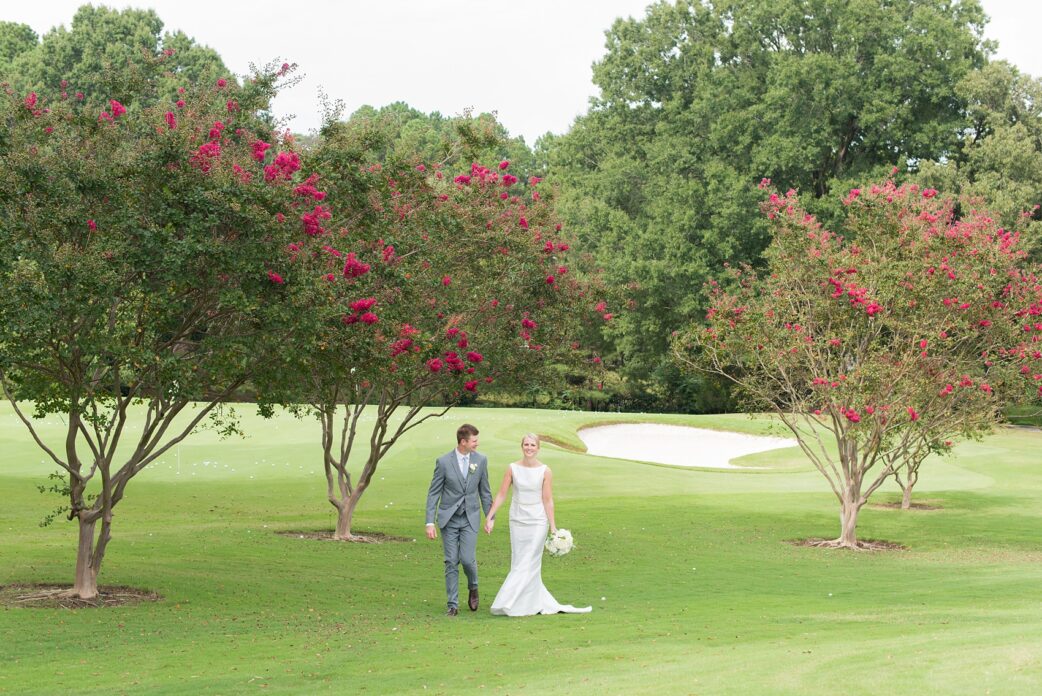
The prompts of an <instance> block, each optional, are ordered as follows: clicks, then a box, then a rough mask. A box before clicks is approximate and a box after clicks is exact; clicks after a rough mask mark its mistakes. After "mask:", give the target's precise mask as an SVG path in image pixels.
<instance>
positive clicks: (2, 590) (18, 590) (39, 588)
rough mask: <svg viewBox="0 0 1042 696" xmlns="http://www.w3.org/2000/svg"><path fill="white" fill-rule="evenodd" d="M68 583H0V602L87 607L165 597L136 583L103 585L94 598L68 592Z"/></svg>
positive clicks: (46, 607) (150, 600)
mask: <svg viewBox="0 0 1042 696" xmlns="http://www.w3.org/2000/svg"><path fill="white" fill-rule="evenodd" d="M69 589H70V588H69V586H68V585H49V584H29V583H26V584H13V585H0V606H3V607H22V608H28V609H88V608H98V607H125V606H130V605H132V604H141V603H142V602H158V601H160V600H161V599H163V597H162V596H160V595H159V594H158V593H156V592H152V591H151V590H139V589H138V588H136V587H123V586H112V585H103V586H101V587H99V588H98V596H97V597H96V598H95V599H80V598H79V597H70V596H69V594H68V593H69Z"/></svg>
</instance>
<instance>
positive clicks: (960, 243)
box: [675, 182, 1042, 547]
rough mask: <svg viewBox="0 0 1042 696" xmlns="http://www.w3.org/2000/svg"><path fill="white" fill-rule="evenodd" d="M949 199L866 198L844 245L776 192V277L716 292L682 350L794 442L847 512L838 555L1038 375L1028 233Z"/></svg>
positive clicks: (858, 197) (874, 194)
mask: <svg viewBox="0 0 1042 696" xmlns="http://www.w3.org/2000/svg"><path fill="white" fill-rule="evenodd" d="M936 193H937V192H936V191H934V190H932V189H921V188H919V187H918V186H916V185H904V186H896V185H894V184H893V183H890V182H887V183H885V184H881V185H873V186H871V187H870V188H868V189H866V190H863V191H862V190H858V189H854V190H852V191H851V192H850V193H849V194H848V195H847V196H846V198H845V203H846V205H847V216H846V220H845V222H844V224H843V225H842V226H841V227H840V229H838V230H836V231H835V232H833V231H830V230H827V229H825V228H824V227H823V226H822V225H821V224H820V223H819V222H818V221H817V220H816V219H815V218H814V217H813V216H811V215H809V214H807V213H806V211H805V210H804V209H803V208H802V207H801V205H800V203H799V200H798V198H797V196H796V194H795V192H793V191H790V192H789V193H788V194H785V195H781V194H778V193H773V194H771V196H770V200H769V201H768V202H767V203H766V204H765V211H766V213H767V217H768V219H769V221H770V223H771V227H772V229H773V232H774V240H773V242H772V243H771V246H770V247H769V248H768V249H767V252H766V260H767V268H766V269H765V270H764V271H763V272H762V273H757V272H754V271H752V270H750V269H748V268H742V269H732V271H731V273H730V275H729V278H728V279H727V280H726V281H725V282H723V283H721V284H717V283H713V284H712V287H711V290H710V297H711V299H712V305H711V308H710V310H709V313H708V317H707V322H708V326H703V327H697V328H693V329H692V330H691V331H690V332H689V333H687V334H686V335H685V336H683V337H681V338H680V339H679V340H678V341H677V343H676V344H675V352H676V354H677V356H678V357H679V358H680V359H681V360H682V361H683V362H685V363H688V364H692V365H697V366H698V367H700V368H701V369H703V370H707V371H710V372H713V373H717V374H722V375H725V376H726V377H728V378H729V379H731V380H733V382H734V384H735V385H736V387H737V389H738V391H739V393H740V394H741V395H742V396H743V397H744V398H745V399H746V403H747V405H748V406H750V407H752V408H754V409H762V410H770V411H773V412H775V413H776V414H777V415H778V417H779V419H780V420H781V421H782V422H783V423H784V424H785V426H787V427H788V428H789V429H790V430H791V431H792V433H793V435H795V437H796V439H797V441H798V442H799V446H800V447H801V448H802V449H803V451H804V452H805V453H806V455H807V456H808V458H809V459H810V460H811V461H812V462H813V464H814V466H815V467H816V468H817V469H818V471H819V472H820V473H821V474H822V475H823V476H824V477H825V479H826V480H827V481H828V483H829V486H830V488H831V490H832V491H833V493H834V494H835V496H836V499H837V501H838V502H839V504H840V522H841V524H840V534H839V536H838V538H836V539H835V540H834V541H832V542H830V543H831V544H834V545H837V546H843V547H856V546H857V545H858V539H857V532H856V530H857V518H858V512H859V511H860V510H861V508H862V507H863V506H864V505H865V503H866V502H867V501H868V499H869V496H871V495H872V493H873V492H874V491H875V490H876V489H877V488H878V487H879V486H880V485H882V483H883V482H884V481H885V480H886V479H887V478H888V477H889V476H891V475H893V474H894V473H895V471H896V470H897V469H898V467H900V466H903V464H904V462H905V461H906V459H907V458H908V457H909V456H918V455H916V454H915V453H916V452H917V451H919V450H921V449H922V443H923V442H924V441H925V442H926V443H934V442H937V441H940V442H941V443H942V446H945V445H944V444H943V443H945V441H946V440H949V439H954V438H956V437H960V436H974V435H977V434H979V433H981V432H982V431H985V430H987V429H988V428H989V427H990V426H991V425H992V424H993V423H995V422H996V420H997V418H998V414H999V410H1000V408H1001V407H1002V405H1003V404H1004V403H1005V402H1006V401H1008V400H1009V399H1010V398H1011V397H1012V396H1014V395H1017V394H1019V393H1020V389H1021V385H1020V384H1019V383H1018V381H1017V380H1018V379H1019V378H1020V375H1021V374H1024V375H1028V376H1029V377H1031V376H1033V375H1034V373H1037V372H1038V370H1037V368H1036V367H1035V366H1034V364H1033V363H1034V361H1036V360H1037V358H1038V357H1039V354H1038V353H1037V352H1036V351H1034V349H1033V348H1032V347H1031V346H1032V345H1033V340H1034V336H1035V335H1036V333H1035V330H1034V328H1033V325H1031V324H1028V327H1029V328H1028V329H1024V328H1023V327H1022V324H1023V323H1024V321H1025V320H1024V317H1025V316H1029V315H1031V314H1037V309H1038V303H1037V297H1038V285H1037V282H1036V280H1035V278H1034V277H1033V276H1032V275H1030V274H1028V273H1027V272H1026V271H1025V270H1023V265H1024V253H1023V252H1022V251H1020V249H1019V246H1018V245H1019V238H1018V235H1017V234H1016V233H1014V232H1009V231H1006V230H1004V229H1002V228H1001V227H1000V226H999V225H998V224H997V223H996V222H995V221H994V220H993V219H992V218H991V217H989V216H988V215H987V214H986V213H984V212H979V211H964V215H963V217H961V218H956V217H955V216H954V214H953V204H952V202H951V201H950V200H945V199H941V198H939V197H937V196H936ZM1039 326H1040V327H1042V324H1039Z"/></svg>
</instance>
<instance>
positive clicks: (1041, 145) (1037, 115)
mask: <svg viewBox="0 0 1042 696" xmlns="http://www.w3.org/2000/svg"><path fill="white" fill-rule="evenodd" d="M957 92H958V94H959V95H960V98H961V99H962V100H964V101H965V103H966V105H967V116H968V119H969V123H968V127H967V129H966V131H965V135H964V138H963V140H962V143H961V147H960V148H959V149H958V150H957V151H956V152H955V153H953V154H952V156H951V157H948V158H946V159H944V160H943V161H938V160H930V161H926V162H922V163H920V164H919V166H918V171H917V172H916V173H915V175H914V176H915V178H916V180H917V181H919V182H921V183H922V184H923V185H926V186H932V187H934V188H943V189H944V190H947V191H951V192H953V193H958V194H961V195H962V196H963V198H964V199H965V207H973V206H974V205H977V206H984V207H985V208H987V209H988V210H990V211H992V212H993V213H995V214H997V215H998V216H999V219H1000V221H1001V222H1002V224H1004V225H1006V226H1007V227H1009V228H1015V229H1018V230H1021V231H1022V232H1023V233H1024V236H1025V239H1026V240H1027V242H1028V244H1029V246H1030V247H1031V250H1032V252H1033V255H1035V256H1038V254H1039V253H1040V251H1042V243H1040V239H1039V238H1040V236H1042V235H1040V233H1042V211H1040V209H1039V207H1038V206H1039V204H1040V203H1042V80H1039V79H1038V78H1034V77H1032V76H1030V75H1025V74H1024V73H1022V72H1020V71H1019V70H1017V68H1016V67H1014V66H1012V65H1010V64H1009V63H1007V62H1005V61H996V62H992V63H988V64H987V65H985V66H984V67H983V68H981V69H980V70H975V71H973V72H971V73H970V74H968V75H967V76H966V77H965V78H964V79H963V80H962V81H961V82H960V83H959V84H958V86H957Z"/></svg>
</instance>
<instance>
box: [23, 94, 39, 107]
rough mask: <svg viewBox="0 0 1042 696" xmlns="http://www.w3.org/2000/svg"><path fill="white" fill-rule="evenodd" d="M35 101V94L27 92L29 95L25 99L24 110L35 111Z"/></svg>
mask: <svg viewBox="0 0 1042 696" xmlns="http://www.w3.org/2000/svg"><path fill="white" fill-rule="evenodd" d="M36 99H37V97H36V92H29V94H28V95H27V96H26V97H25V102H24V103H25V108H27V109H29V111H32V110H33V109H35V108H36Z"/></svg>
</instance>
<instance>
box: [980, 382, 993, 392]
mask: <svg viewBox="0 0 1042 696" xmlns="http://www.w3.org/2000/svg"><path fill="white" fill-rule="evenodd" d="M980 389H981V391H983V392H987V393H988V394H991V393H992V391H991V385H990V384H981V385H980Z"/></svg>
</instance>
